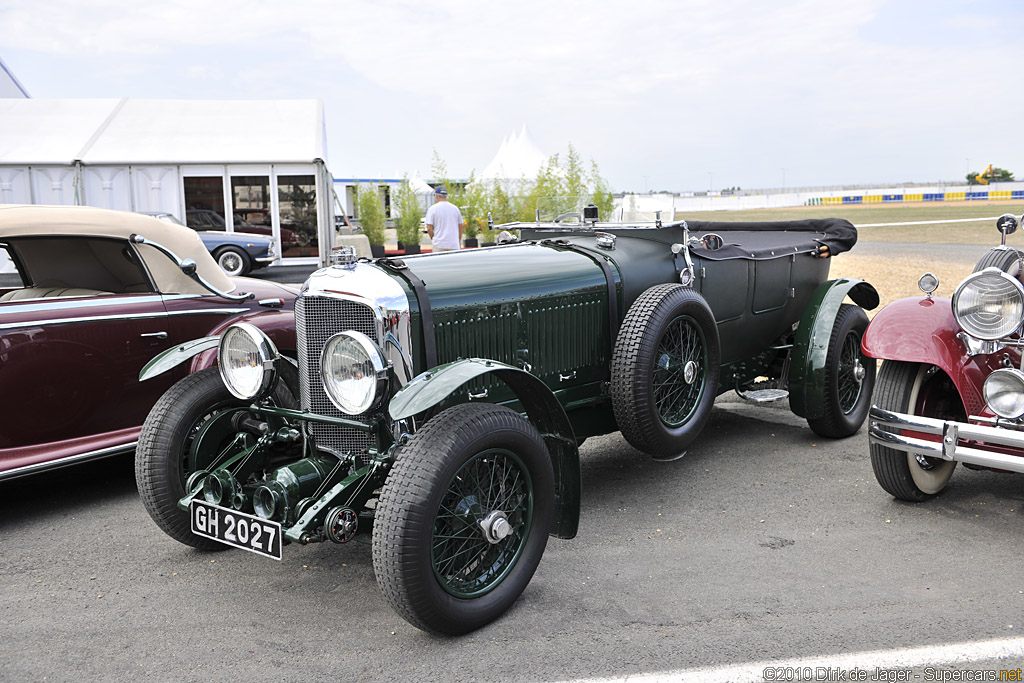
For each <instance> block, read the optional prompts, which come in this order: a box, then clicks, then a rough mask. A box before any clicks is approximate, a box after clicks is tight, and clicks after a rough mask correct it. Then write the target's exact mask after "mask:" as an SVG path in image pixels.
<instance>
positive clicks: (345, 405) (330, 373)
mask: <svg viewBox="0 0 1024 683" xmlns="http://www.w3.org/2000/svg"><path fill="white" fill-rule="evenodd" d="M345 351H348V352H354V353H355V354H357V355H360V356H361V359H359V360H358V364H361V365H362V366H363V368H362V370H363V376H364V377H363V378H365V379H368V382H367V384H368V387H367V389H368V390H367V391H364V392H362V395H361V396H359V395H357V396H352V395H346V394H345V393H343V392H342V391H341V388H340V384H341V383H342V382H344V381H346V380H344V379H341V380H339V379H337V373H336V370H337V369H338V368H335V367H333V365H334V361H335V360H336V359H338V357H339V356H341V355H342V354H343V353H344V352H345ZM349 367H351V364H350V366H349ZM388 368H389V364H388V362H387V361H386V360H385V359H384V353H383V352H382V351H381V350H380V347H379V346H377V344H376V343H374V341H373V340H372V339H370V338H369V337H367V336H366V335H365V334H363V333H362V332H356V331H355V330H346V331H345V332H339V333H338V334H335V335H333V336H332V337H331V338H330V339H328V340H327V343H326V344H324V348H323V351H322V352H321V353H320V381H321V383H322V384H323V387H324V391H325V392H326V393H327V398H328V399H330V401H331V403H333V404H334V407H335V408H337V409H338V410H340V411H341V412H343V413H345V414H346V415H362V414H363V413H366V412H368V411H371V410H374V409H376V408H377V407H378V406H379V405H380V403H381V400H382V399H383V398H384V396H385V395H386V393H387V386H388Z"/></svg>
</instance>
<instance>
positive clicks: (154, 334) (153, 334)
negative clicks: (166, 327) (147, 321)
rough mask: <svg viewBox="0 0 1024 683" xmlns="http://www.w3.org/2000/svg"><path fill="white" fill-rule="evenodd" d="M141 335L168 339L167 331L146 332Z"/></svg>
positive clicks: (144, 337)
mask: <svg viewBox="0 0 1024 683" xmlns="http://www.w3.org/2000/svg"><path fill="white" fill-rule="evenodd" d="M139 336H140V337H142V338H143V339H167V333H166V332H144V333H142V334H140V335H139Z"/></svg>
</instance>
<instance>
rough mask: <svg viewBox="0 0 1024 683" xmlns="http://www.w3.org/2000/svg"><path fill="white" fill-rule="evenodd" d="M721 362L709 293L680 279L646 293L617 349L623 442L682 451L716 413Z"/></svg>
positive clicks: (662, 453) (615, 397)
mask: <svg viewBox="0 0 1024 683" xmlns="http://www.w3.org/2000/svg"><path fill="white" fill-rule="evenodd" d="M720 366H721V346H720V345H719V341H718V325H716V324H715V317H714V315H713V314H712V312H711V307H710V306H708V303H707V302H706V301H705V300H704V297H702V296H701V295H700V294H699V293H698V292H695V291H694V290H692V289H690V288H689V287H684V286H682V285H677V284H665V285H656V286H654V287H651V288H650V289H648V290H647V291H646V292H644V293H643V294H641V295H640V297H639V298H638V299H637V300H636V301H635V302H634V303H633V305H632V306H630V307H629V311H628V312H627V313H626V317H625V319H624V320H623V321H622V328H621V329H620V330H619V336H618V339H616V341H615V351H614V353H613V354H612V370H611V376H612V377H611V395H612V408H613V410H614V412H615V421H616V423H617V424H618V427H619V430H620V431H621V432H622V435H623V436H624V437H626V441H628V442H629V443H630V445H632V446H633V447H634V448H636V449H637V450H640V451H643V452H644V453H648V454H650V455H652V456H654V457H656V458H659V459H672V458H675V457H679V456H680V455H682V454H683V452H684V451H685V450H686V447H687V446H689V445H690V443H691V442H692V441H693V440H694V439H695V438H696V437H697V435H698V434H700V432H701V430H702V429H703V428H704V424H705V423H706V422H707V419H708V416H709V415H710V414H711V407H712V405H713V404H714V402H715V396H716V395H717V393H718V373H719V369H720Z"/></svg>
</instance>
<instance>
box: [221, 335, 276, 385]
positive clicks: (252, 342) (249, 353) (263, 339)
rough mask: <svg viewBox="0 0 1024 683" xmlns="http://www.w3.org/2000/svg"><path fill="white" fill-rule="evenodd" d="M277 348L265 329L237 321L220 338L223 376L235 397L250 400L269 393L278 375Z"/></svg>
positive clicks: (225, 383)
mask: <svg viewBox="0 0 1024 683" xmlns="http://www.w3.org/2000/svg"><path fill="white" fill-rule="evenodd" d="M278 357H279V354H278V352H277V347H275V346H274V343H273V342H272V341H270V338H269V337H268V336H267V335H265V334H264V333H263V330H261V329H260V328H258V327H256V326H255V325H251V324H249V323H235V324H234V325H232V326H231V327H229V328H228V329H227V331H226V332H225V333H224V335H223V336H222V337H221V338H220V346H219V347H218V349H217V363H218V365H219V366H220V378H221V379H222V380H223V381H224V386H226V387H227V388H228V391H230V392H231V395H232V396H235V397H237V398H240V399H243V400H246V401H249V400H252V399H254V398H262V397H264V396H266V395H268V394H269V393H270V392H271V390H272V389H273V388H274V380H275V379H276V378H277V368H276V361H277V359H278Z"/></svg>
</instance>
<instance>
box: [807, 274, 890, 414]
mask: <svg viewBox="0 0 1024 683" xmlns="http://www.w3.org/2000/svg"><path fill="white" fill-rule="evenodd" d="M847 296H849V297H850V298H851V299H853V302H854V303H855V304H857V305H858V306H860V307H861V308H865V309H868V310H871V309H872V308H875V307H876V306H878V292H877V291H875V288H874V287H873V286H872V285H871V284H869V283H867V282H864V281H863V280H854V279H850V278H840V279H838V280H829V281H828V282H823V283H822V284H820V285H818V288H817V289H816V290H814V294H812V295H811V300H810V301H809V302H808V304H807V307H806V308H804V312H803V315H801V316H800V326H799V327H798V328H797V331H796V339H795V340H794V343H793V355H792V357H791V359H790V365H789V408H790V410H792V411H793V412H794V413H796V414H797V415H799V416H800V417H805V418H808V419H812V420H813V419H816V418H820V417H821V416H822V415H824V414H825V406H824V401H823V397H824V395H825V361H826V359H827V357H828V342H829V340H830V339H831V338H832V328H833V327H834V326H835V324H836V316H838V315H839V307H840V306H841V305H842V303H843V299H845V298H846V297H847Z"/></svg>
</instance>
